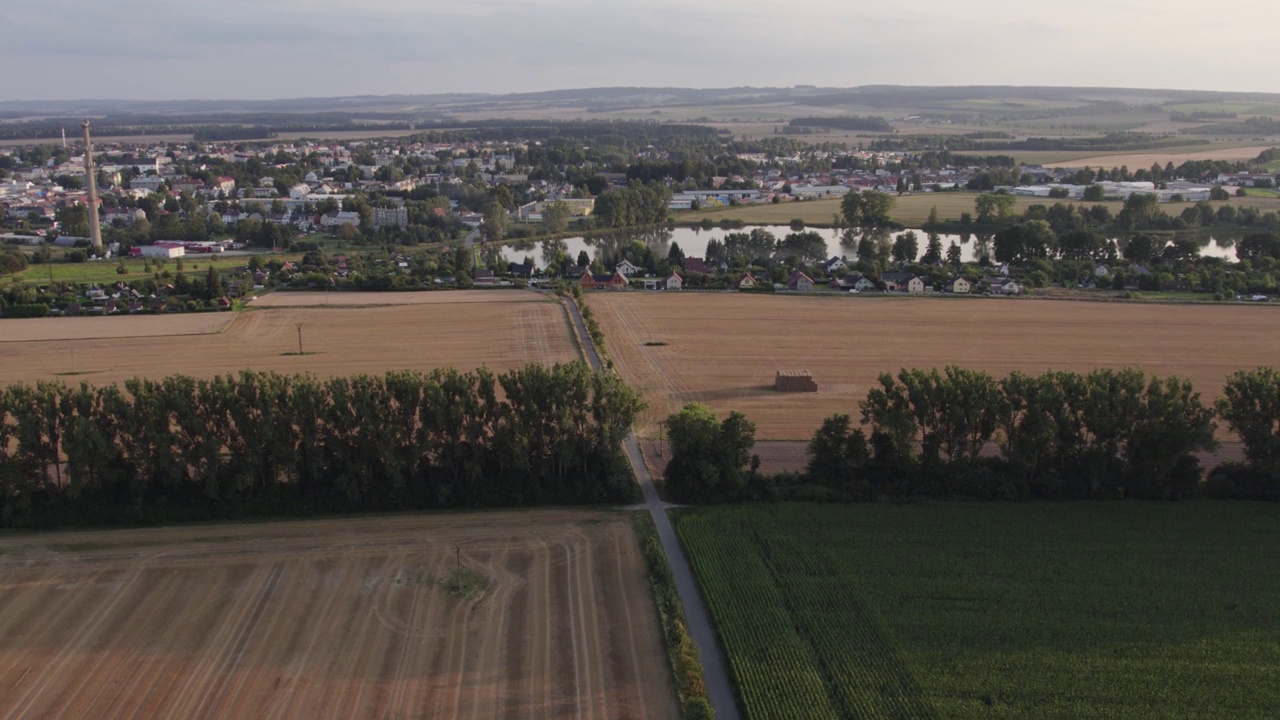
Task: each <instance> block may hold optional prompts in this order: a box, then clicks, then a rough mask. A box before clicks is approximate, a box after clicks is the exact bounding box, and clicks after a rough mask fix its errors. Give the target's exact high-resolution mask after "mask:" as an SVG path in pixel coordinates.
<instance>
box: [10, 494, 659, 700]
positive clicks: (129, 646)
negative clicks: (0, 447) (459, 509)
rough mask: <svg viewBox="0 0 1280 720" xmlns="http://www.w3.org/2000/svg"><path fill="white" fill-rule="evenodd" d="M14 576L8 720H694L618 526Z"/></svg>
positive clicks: (318, 528) (389, 536)
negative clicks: (680, 696) (677, 694)
mask: <svg viewBox="0 0 1280 720" xmlns="http://www.w3.org/2000/svg"><path fill="white" fill-rule="evenodd" d="M459 558H460V561H461V566H462V568H463V572H462V574H461V576H462V578H463V579H464V582H463V585H462V591H461V592H455V591H454V586H455V582H454V581H455V580H456V577H457V574H456V573H455V571H454V565H455V562H457V561H458V559H459ZM0 578H2V580H0V607H3V608H5V612H4V613H0V637H3V638H4V643H3V644H0V689H2V690H0V718H3V719H4V720H10V719H13V718H65V717H94V718H100V719H106V718H178V717H202V718H247V717H255V718H307V719H308V720H311V719H313V718H316V719H318V718H352V717H367V718H410V717H414V718H416V717H456V718H538V719H543V718H581V717H594V718H605V717H608V718H636V719H637V720H640V719H642V718H668V717H676V716H677V710H676V708H675V701H674V693H673V691H672V689H671V686H670V674H669V673H667V672H665V671H661V670H660V669H661V668H665V666H666V660H665V656H664V650H663V648H662V644H661V637H660V632H659V629H658V623H657V620H656V615H655V612H654V608H653V605H652V603H651V601H650V597H651V595H650V591H649V588H648V581H647V579H646V577H645V571H644V562H643V558H642V556H641V553H640V549H639V547H638V545H637V543H636V540H635V536H634V534H633V530H632V528H631V524H630V522H629V521H628V520H627V518H625V517H623V516H621V515H617V514H613V513H604V512H593V511H560V510H557V511H529V512H521V513H487V514H466V515H436V516H420V517H396V518H364V519H342V520H324V521H315V522H293V523H271V524H259V525H238V526H237V525H229V526H203V527H191V528H181V529H150V530H128V531H111V532H92V533H75V534H65V535H39V536H23V537H14V538H8V539H4V540H0Z"/></svg>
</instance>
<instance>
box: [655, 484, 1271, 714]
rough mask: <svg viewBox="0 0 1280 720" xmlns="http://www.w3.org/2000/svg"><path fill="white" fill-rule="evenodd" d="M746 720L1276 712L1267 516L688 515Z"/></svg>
mask: <svg viewBox="0 0 1280 720" xmlns="http://www.w3.org/2000/svg"><path fill="white" fill-rule="evenodd" d="M677 530H678V532H679V534H680V537H681V541H682V543H683V544H684V546H685V548H686V550H687V552H688V553H689V554H690V562H691V563H692V565H693V567H694V569H695V571H696V574H697V577H698V582H699V584H700V586H701V587H702V591H703V594H704V596H705V597H706V598H707V603H708V606H709V608H710V610H711V614H712V615H713V617H714V619H715V623H716V627H717V629H718V632H719V634H720V638H721V641H722V643H723V645H724V648H725V652H726V655H727V657H728V661H729V664H730V668H731V672H732V673H733V676H734V679H735V681H736V683H737V685H738V688H739V691H740V694H741V697H742V704H743V710H744V713H745V717H747V718H749V719H750V720H763V719H766V718H767V719H774V718H777V719H779V720H781V719H784V718H785V719H786V720H805V719H808V718H853V717H886V718H887V717H911V718H931V717H933V718H1046V719H1047V718H1062V719H1063V720H1075V719H1076V718H1086V717H1098V718H1101V717H1123V718H1182V719H1196V718H1202V719H1204V720H1210V719H1216V718H1233V719H1236V720H1245V719H1252V718H1256V719H1257V720H1263V719H1265V718H1275V717H1277V716H1280V645H1278V644H1277V643H1276V638H1277V637H1280V615H1277V614H1276V612H1275V603H1274V599H1275V597H1276V595H1277V593H1280V553H1276V552H1275V550H1274V549H1275V547H1276V546H1277V544H1278V543H1280V508H1277V507H1276V506H1274V505H1265V504H1236V503H1208V502H1200V503H1185V504H1174V503H1163V504H1162V503H1148V504H1141V505H1139V504H1133V503H1120V502H1116V503H1108V504H1031V505H1025V504H1023V505H1019V504H983V503H974V504H963V503H956V504H938V505H918V506H894V505H884V504H873V505H861V506H853V507H848V506H843V507H842V506H835V505H821V506H814V505H804V504H782V505H773V506H747V507H736V508H721V509H714V510H703V511H696V512H695V511H690V512H686V513H684V514H681V515H680V516H679V519H678V522H677Z"/></svg>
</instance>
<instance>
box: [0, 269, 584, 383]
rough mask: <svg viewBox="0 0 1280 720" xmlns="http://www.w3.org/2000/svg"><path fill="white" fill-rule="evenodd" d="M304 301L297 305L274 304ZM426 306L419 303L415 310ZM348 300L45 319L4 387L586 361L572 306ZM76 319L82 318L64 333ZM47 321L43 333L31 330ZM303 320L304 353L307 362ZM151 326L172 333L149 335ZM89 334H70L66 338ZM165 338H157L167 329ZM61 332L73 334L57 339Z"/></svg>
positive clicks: (511, 298) (19, 352)
mask: <svg viewBox="0 0 1280 720" xmlns="http://www.w3.org/2000/svg"><path fill="white" fill-rule="evenodd" d="M277 296H278V297H279V298H280V299H279V300H273V302H275V303H296V304H298V305H299V307H285V306H281V307H271V306H270V304H269V303H267V302H265V301H267V300H268V298H276V297H277ZM411 296H416V299H417V300H418V302H416V303H412V302H410V301H411V300H413V299H415V298H414V297H411ZM340 297H342V298H344V300H345V301H346V302H348V303H352V302H359V303H364V304H367V306H364V305H354V304H352V305H344V306H338V307H323V306H317V305H321V304H322V303H323V301H324V300H325V294H324V293H287V294H286V293H280V294H278V295H276V294H273V295H270V296H267V297H264V298H260V299H259V300H258V301H256V302H257V303H260V304H261V305H262V306H261V307H256V309H252V310H248V311H244V312H240V313H237V314H235V315H232V314H230V313H226V314H217V315H209V314H194V315H172V316H168V315H155V316H139V317H100V318H41V319H38V320H5V321H3V322H0V332H3V333H4V337H5V338H9V337H11V334H10V333H9V332H8V328H9V327H10V323H24V325H22V326H21V327H22V328H24V330H23V332H25V333H27V335H28V336H31V337H33V338H34V336H36V335H37V334H38V332H45V333H48V334H50V335H52V336H53V337H55V338H57V339H50V340H46V341H42V342H36V341H33V340H27V341H24V342H0V384H10V383H15V382H28V383H32V382H36V381H38V380H61V381H64V382H67V383H79V382H81V381H87V382H90V383H93V384H106V383H111V382H119V381H121V380H125V379H127V378H131V377H135V376H145V377H163V376H166V375H174V374H184V375H190V376H194V377H212V376H214V375H225V374H227V373H235V372H238V371H240V370H242V369H246V368H247V369H253V370H274V371H277V372H308V373H314V374H316V375H319V376H321V377H327V376H333V375H351V374H356V373H368V374H378V373H382V372H385V371H387V370H404V369H415V370H423V371H427V370H431V369H435V368H441V367H457V368H459V369H464V370H470V369H472V368H476V367H479V366H482V365H483V366H486V367H488V368H489V369H491V370H493V371H495V372H502V371H506V370H510V369H512V368H515V367H521V366H524V365H526V364H528V363H531V362H540V363H555V362H567V361H571V360H574V359H577V357H578V349H577V345H576V344H575V341H574V339H573V336H572V335H570V333H569V325H568V320H567V319H566V316H565V313H564V309H563V308H562V307H561V306H560V305H559V304H558V303H557V302H555V301H554V300H552V299H550V298H547V297H546V296H543V295H538V294H536V293H532V292H526V291H508V292H433V293H412V294H408V293H360V294H352V295H342V296H340ZM215 320H217V321H219V322H223V323H225V325H224V328H223V329H221V330H220V331H218V330H219V328H216V327H215V328H212V329H211V330H210V331H209V332H207V333H205V334H194V335H175V334H173V332H172V330H168V329H169V328H170V326H172V325H181V324H182V323H180V322H178V321H186V322H187V323H188V326H191V327H194V326H195V325H196V324H197V321H198V323H203V324H205V325H208V324H210V323H212V322H213V321H215ZM69 321H80V322H76V323H73V324H71V325H66V324H65V323H68V322H69ZM30 323H38V324H39V325H31V324H30ZM298 323H302V350H303V353H304V354H303V355H298V354H297V353H298ZM147 327H153V328H158V329H160V330H168V331H167V332H164V333H163V335H162V336H153V337H145V336H143V334H144V331H145V329H146V328H147ZM72 331H74V332H78V333H80V335H79V337H76V336H71V337H67V336H66V333H68V332H72ZM157 332H158V331H157ZM57 333H63V335H62V336H58V335H57Z"/></svg>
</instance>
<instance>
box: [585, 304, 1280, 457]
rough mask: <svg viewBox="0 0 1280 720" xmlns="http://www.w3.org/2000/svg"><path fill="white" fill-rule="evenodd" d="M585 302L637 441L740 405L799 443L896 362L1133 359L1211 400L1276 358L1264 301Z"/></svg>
mask: <svg viewBox="0 0 1280 720" xmlns="http://www.w3.org/2000/svg"><path fill="white" fill-rule="evenodd" d="M587 302H588V304H589V305H590V306H591V308H592V311H593V312H595V314H596V317H597V318H598V320H599V322H600V325H601V328H602V329H603V331H604V334H605V337H606V343H607V348H608V351H609V354H610V355H611V356H612V357H613V359H614V361H615V363H616V364H617V367H618V371H619V372H620V373H621V375H622V377H623V379H624V380H625V381H626V382H627V383H628V384H630V385H631V386H632V387H634V388H636V389H638V390H640V391H641V392H643V393H644V396H645V399H646V400H647V401H648V403H649V408H648V409H647V410H645V412H644V414H643V415H642V420H643V428H642V434H644V435H647V436H648V437H657V436H658V434H659V428H658V423H660V422H661V421H662V420H663V419H665V418H666V417H667V416H668V415H670V414H671V413H673V412H675V411H676V410H678V409H679V408H680V407H681V406H682V405H684V404H685V403H687V402H701V403H704V404H706V405H708V406H710V407H711V408H712V409H713V410H714V411H716V412H717V414H719V415H721V416H724V415H725V414H727V413H728V412H729V411H730V410H740V411H742V412H744V413H746V415H747V417H748V418H749V419H751V420H752V421H753V422H755V423H756V426H757V432H756V437H757V438H759V439H761V440H807V439H808V438H809V437H810V436H812V434H813V432H814V431H815V430H816V429H817V428H818V426H819V425H820V424H821V422H822V419H823V418H825V417H827V416H829V415H831V414H833V413H837V412H843V413H847V414H849V415H852V416H853V417H854V419H855V420H856V419H857V416H858V402H859V401H860V400H862V399H863V398H864V397H865V396H866V393H867V390H868V389H869V388H870V387H871V385H872V384H873V383H874V382H875V380H876V378H877V377H878V376H879V374H880V373H881V372H893V373H896V372H897V371H898V370H899V369H900V368H903V367H921V368H934V367H936V368H942V367H944V366H946V365H960V366H963V367H969V368H975V369H980V370H985V371H987V372H990V373H991V374H993V375H996V376H1002V375H1005V374H1007V373H1009V372H1010V371H1012V370H1021V371H1023V372H1028V373H1040V372H1043V371H1046V370H1050V369H1055V370H1076V371H1088V370H1092V369H1094V368H1099V367H1105V368H1120V367H1125V366H1135V367H1140V368H1142V369H1144V370H1146V371H1147V372H1148V373H1154V374H1158V375H1162V376H1163V375H1178V376H1181V377H1184V378H1187V379H1189V380H1191V381H1192V382H1193V383H1194V384H1195V387H1196V389H1197V390H1198V391H1199V392H1200V393H1201V395H1202V397H1203V398H1204V399H1206V400H1210V401H1211V400H1212V399H1213V398H1215V397H1217V396H1218V394H1219V393H1220V392H1221V389H1222V384H1223V381H1224V379H1225V378H1226V376H1227V375H1228V374H1230V373H1231V372H1234V371H1236V370H1246V369H1252V368H1255V367H1258V366H1259V365H1269V364H1274V363H1275V359H1276V358H1277V357H1280V312H1277V311H1276V308H1274V307H1269V306H1241V305H1232V306H1200V305H1195V306H1192V305H1138V304H1127V303H1104V302H1078V301H1077V302H1072V301H1055V300H1036V299H998V298H907V297H879V296H875V297H844V296H837V297H801V296H768V295H744V294H737V293H683V294H680V293H670V294H661V293H647V294H642V293H617V294H613V293H593V294H591V295H590V296H589V297H588V300H587ZM646 343H666V344H665V345H646ZM785 369H804V370H809V371H810V372H811V373H812V374H813V377H814V379H815V380H816V381H817V384H818V392H817V393H816V394H814V393H779V392H776V391H774V390H773V382H774V373H775V372H776V371H777V370H785Z"/></svg>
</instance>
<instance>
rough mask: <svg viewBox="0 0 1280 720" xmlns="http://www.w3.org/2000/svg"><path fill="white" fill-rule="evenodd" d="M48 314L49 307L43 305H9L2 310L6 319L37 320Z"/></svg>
mask: <svg viewBox="0 0 1280 720" xmlns="http://www.w3.org/2000/svg"><path fill="white" fill-rule="evenodd" d="M48 314H49V306H48V305H44V304H37V305H10V306H9V307H7V308H5V309H4V316H5V317H7V318H39V317H45V316H47V315H48Z"/></svg>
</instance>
